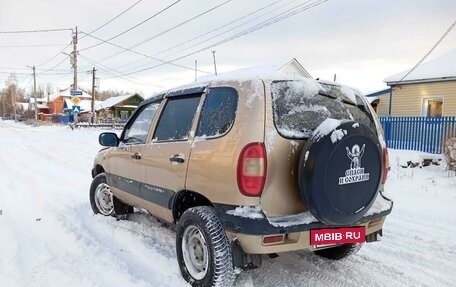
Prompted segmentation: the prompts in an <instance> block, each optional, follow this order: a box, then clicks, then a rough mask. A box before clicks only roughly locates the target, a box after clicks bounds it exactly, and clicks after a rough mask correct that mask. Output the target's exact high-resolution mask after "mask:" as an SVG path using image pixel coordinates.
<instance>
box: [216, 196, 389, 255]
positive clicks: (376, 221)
mask: <svg viewBox="0 0 456 287" xmlns="http://www.w3.org/2000/svg"><path fill="white" fill-rule="evenodd" d="M392 207H393V202H392V201H391V200H390V199H388V198H386V197H383V196H381V195H379V197H377V199H376V201H375V202H374V204H373V206H372V207H371V209H370V210H369V212H368V213H367V214H366V215H365V216H364V217H363V218H362V219H361V220H359V221H358V222H355V223H353V224H352V226H364V227H365V229H366V242H372V241H376V240H377V233H378V234H379V235H381V229H382V227H383V223H384V220H385V216H386V215H388V214H390V213H391V210H392ZM236 208H237V209H236ZM216 211H217V213H218V216H219V219H220V221H221V223H222V225H223V226H224V228H225V230H226V232H227V236H228V238H229V239H230V240H234V239H236V240H237V241H238V242H239V245H240V246H241V248H242V250H243V251H244V252H245V253H248V254H270V253H279V252H287V251H293V250H302V249H307V250H315V249H316V246H312V245H311V244H310V230H311V229H320V228H331V227H335V226H328V225H326V224H324V223H322V222H320V221H318V220H317V219H316V218H315V217H313V216H312V215H311V214H310V212H305V213H302V214H298V215H294V216H284V217H279V218H267V217H266V215H265V214H264V213H263V212H262V211H261V209H260V208H259V207H235V206H227V205H216ZM275 234H285V237H284V240H283V241H282V242H279V243H274V244H264V242H263V237H264V236H267V235H275Z"/></svg>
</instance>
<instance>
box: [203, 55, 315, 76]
mask: <svg viewBox="0 0 456 287" xmlns="http://www.w3.org/2000/svg"><path fill="white" fill-rule="evenodd" d="M283 76H289V77H302V78H312V76H311V75H310V74H309V73H308V72H307V71H306V69H304V67H303V66H302V65H301V63H299V61H298V60H297V59H296V58H293V59H291V60H287V61H275V62H271V63H266V64H263V65H259V66H252V67H247V68H243V69H239V70H235V71H231V72H227V73H221V74H219V75H211V76H203V77H200V78H198V82H206V81H215V80H239V79H265V78H268V79H269V78H279V77H283Z"/></svg>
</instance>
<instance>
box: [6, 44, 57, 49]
mask: <svg viewBox="0 0 456 287" xmlns="http://www.w3.org/2000/svg"><path fill="white" fill-rule="evenodd" d="M64 45H65V44H42V45H40V44H37V45H2V46H0V48H39V47H58V46H64Z"/></svg>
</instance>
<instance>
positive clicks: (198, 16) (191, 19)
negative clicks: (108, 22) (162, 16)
mask: <svg viewBox="0 0 456 287" xmlns="http://www.w3.org/2000/svg"><path fill="white" fill-rule="evenodd" d="M231 1H232V0H227V1H225V2H222V3H220V4H218V5H216V6H214V7H212V8H210V9H208V10H206V11H204V12H202V13H200V14H198V15H196V16H193V17H191V18H189V19H187V20H185V21H183V22H181V23H179V24H177V25H174V26H173V27H171V28H168V29H166V30H164V31H162V32H160V33H157V34H156V35H154V36H152V37H149V38H147V39H145V40H143V41H141V42H139V43H136V44H134V45H133V46H131V47H129V48H128V49H133V48H136V47H138V46H140V45H142V44H145V43H147V42H149V41H151V40H153V39H156V38H158V37H160V36H162V35H164V34H166V33H168V32H171V31H172V30H174V29H177V28H179V27H181V26H183V25H185V24H187V23H189V22H191V21H193V20H196V19H198V18H200V17H201V16H204V15H206V14H208V13H210V12H212V11H214V10H215V9H217V8H219V7H221V6H223V5H225V4H227V3H228V2H231ZM89 34H92V33H89ZM126 51H127V50H123V51H121V52H119V53H116V54H114V55H111V56H109V57H106V58H104V59H102V60H100V61H99V62H104V61H106V60H108V59H111V58H114V57H116V56H118V55H121V54H123V53H125V52H126ZM99 62H98V63H99Z"/></svg>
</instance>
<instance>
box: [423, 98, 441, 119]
mask: <svg viewBox="0 0 456 287" xmlns="http://www.w3.org/2000/svg"><path fill="white" fill-rule="evenodd" d="M442 112H443V98H442V97H435V98H424V99H423V108H422V115H423V116H428V117H441V116H442Z"/></svg>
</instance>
